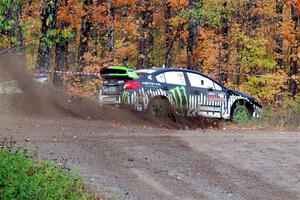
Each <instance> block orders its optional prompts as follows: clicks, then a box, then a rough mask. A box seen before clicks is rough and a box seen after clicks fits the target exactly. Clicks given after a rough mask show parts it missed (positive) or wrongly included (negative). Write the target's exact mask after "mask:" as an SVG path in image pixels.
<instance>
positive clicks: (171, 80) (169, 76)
mask: <svg viewBox="0 0 300 200" xmlns="http://www.w3.org/2000/svg"><path fill="white" fill-rule="evenodd" d="M164 74H165V79H166V83H168V84H174V85H186V82H185V78H184V73H183V72H179V71H171V72H166V73H164Z"/></svg>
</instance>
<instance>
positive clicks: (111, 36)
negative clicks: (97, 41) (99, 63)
mask: <svg viewBox="0 0 300 200" xmlns="http://www.w3.org/2000/svg"><path fill="white" fill-rule="evenodd" d="M108 2H109V9H108V15H109V17H110V26H109V28H108V51H109V63H113V62H114V59H115V7H114V1H113V0H109V1H108Z"/></svg>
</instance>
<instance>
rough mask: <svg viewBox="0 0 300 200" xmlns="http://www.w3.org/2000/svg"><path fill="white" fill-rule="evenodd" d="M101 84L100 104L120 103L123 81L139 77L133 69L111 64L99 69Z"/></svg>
mask: <svg viewBox="0 0 300 200" xmlns="http://www.w3.org/2000/svg"><path fill="white" fill-rule="evenodd" d="M100 74H101V76H102V79H103V85H102V87H101V89H100V90H99V102H100V104H114V105H120V104H121V103H122V98H121V96H122V92H123V87H124V83H125V82H127V81H129V80H133V79H137V78H139V76H138V75H137V74H136V73H135V71H134V70H132V69H129V68H127V67H122V66H111V67H108V68H103V69H101V71H100Z"/></svg>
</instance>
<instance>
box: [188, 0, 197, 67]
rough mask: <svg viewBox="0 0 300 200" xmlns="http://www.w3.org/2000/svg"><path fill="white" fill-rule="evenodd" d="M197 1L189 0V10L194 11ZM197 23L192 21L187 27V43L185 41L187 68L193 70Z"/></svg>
mask: <svg viewBox="0 0 300 200" xmlns="http://www.w3.org/2000/svg"><path fill="white" fill-rule="evenodd" d="M199 2H200V1H199V0H189V8H190V9H192V10H195V9H196V4H197V3H199ZM197 33H198V23H197V21H194V20H192V21H191V22H190V23H189V26H188V41H187V68H188V69H195V67H196V65H195V58H194V46H195V44H196V42H197Z"/></svg>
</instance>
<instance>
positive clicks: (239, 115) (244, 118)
mask: <svg viewBox="0 0 300 200" xmlns="http://www.w3.org/2000/svg"><path fill="white" fill-rule="evenodd" d="M250 118H251V113H250V111H249V110H248V109H247V108H246V107H245V106H243V105H237V106H236V107H235V109H234V111H233V114H232V121H233V122H234V123H237V124H246V123H247V122H249V120H250Z"/></svg>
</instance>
